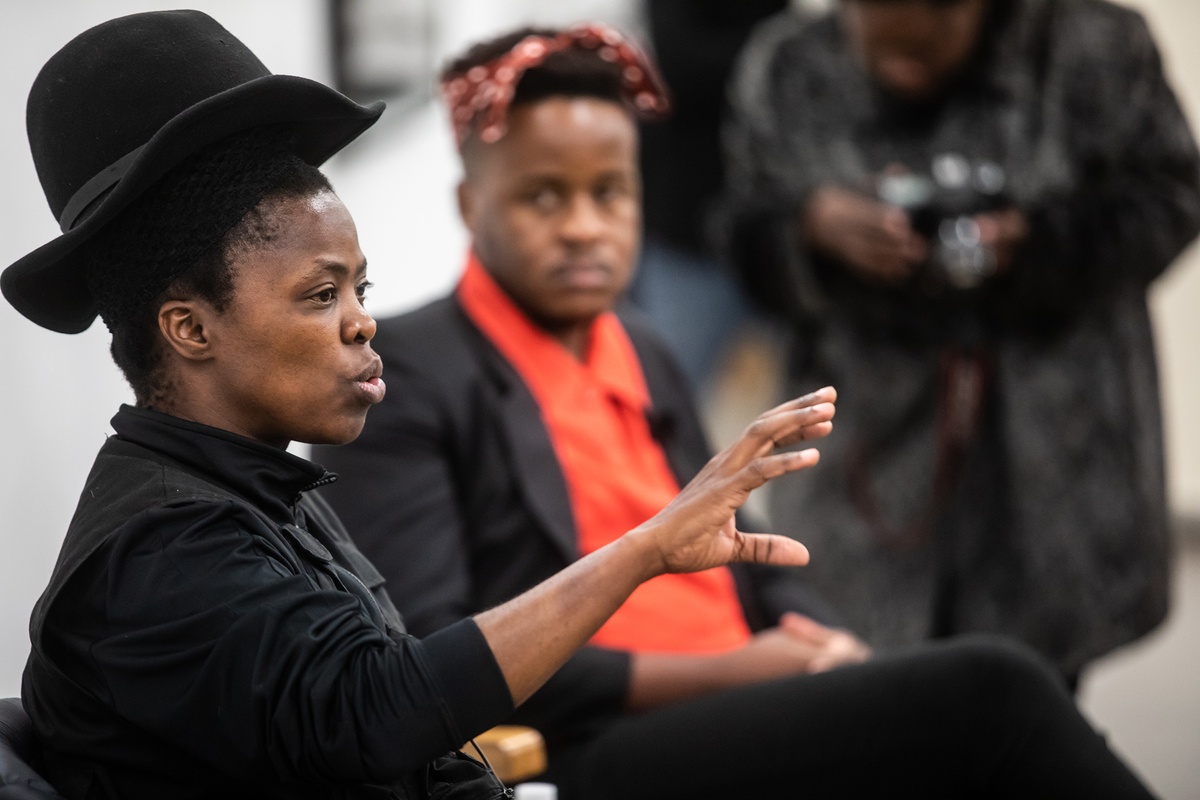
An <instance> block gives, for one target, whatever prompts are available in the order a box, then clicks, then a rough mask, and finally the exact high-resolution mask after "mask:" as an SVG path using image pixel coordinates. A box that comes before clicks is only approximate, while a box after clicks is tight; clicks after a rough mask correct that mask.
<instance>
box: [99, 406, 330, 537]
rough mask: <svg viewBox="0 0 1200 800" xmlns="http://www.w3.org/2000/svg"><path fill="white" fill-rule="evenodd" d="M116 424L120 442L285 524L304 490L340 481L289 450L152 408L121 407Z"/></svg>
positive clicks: (113, 422) (290, 519) (114, 426)
mask: <svg viewBox="0 0 1200 800" xmlns="http://www.w3.org/2000/svg"><path fill="white" fill-rule="evenodd" d="M112 426H113V430H115V431H116V432H117V436H118V437H119V438H121V439H123V440H125V441H128V442H132V443H133V444H136V445H139V446H141V447H145V448H147V449H149V450H152V451H154V452H155V453H156V454H158V455H159V456H161V457H164V458H165V459H166V460H169V461H173V462H175V463H177V464H178V465H179V466H181V467H182V468H183V469H185V470H187V471H188V472H192V473H195V474H198V475H199V476H200V477H203V478H204V479H205V480H207V481H210V482H212V483H215V484H218V485H220V486H223V487H225V488H227V489H230V490H231V491H233V492H234V493H235V494H237V495H240V496H241V497H242V498H244V499H245V500H247V501H248V502H250V503H253V504H254V505H256V506H258V507H259V508H261V509H262V510H263V511H264V512H266V513H267V514H268V515H269V516H270V517H271V518H272V519H276V520H279V521H281V522H291V521H293V520H292V517H293V513H292V506H294V505H295V503H296V501H297V500H299V499H300V494H301V493H302V492H305V491H308V490H309V489H314V488H316V487H317V486H320V485H323V484H325V483H329V482H331V481H333V480H334V479H335V477H336V476H334V475H333V474H332V473H330V472H326V471H325V468H324V467H322V466H320V465H319V464H314V463H313V462H311V461H307V460H306V459H303V458H300V457H299V456H296V455H293V454H292V453H289V452H287V451H286V450H280V449H279V448H277V447H272V446H271V445H269V444H264V443H263V442H256V441H254V440H253V439H247V438H246V437H244V436H238V435H237V434H235V433H230V432H229V431H224V430H221V429H219V428H213V427H210V426H208V425H201V424H200V423H197V422H189V421H188V420H185V419H180V418H179V417H173V416H170V415H168V414H162V413H160V412H158V411H152V410H150V409H145V408H134V407H133V406H128V405H122V406H121V409H120V411H118V412H117V415H116V416H115V417H113V419H112Z"/></svg>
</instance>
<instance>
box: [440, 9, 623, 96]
mask: <svg viewBox="0 0 1200 800" xmlns="http://www.w3.org/2000/svg"><path fill="white" fill-rule="evenodd" d="M560 33H562V31H561V30H557V29H553V28H533V27H527V28H521V29H519V30H515V31H512V32H511V33H506V34H503V35H501V36H497V37H495V38H493V39H489V40H487V41H483V42H480V43H478V44H476V45H474V46H473V47H471V48H470V49H469V50H467V52H466V53H464V54H463V55H462V56H460V57H458V58H456V59H454V60H453V61H451V62H450V63H449V64H448V65H447V66H446V67H445V68H443V70H442V73H441V75H440V80H441V81H442V83H446V82H448V81H451V80H453V79H454V78H457V77H460V76H464V75H466V74H467V72H469V71H470V70H471V68H472V67H477V66H480V65H483V64H487V63H488V62H490V61H494V60H495V59H497V58H499V57H500V56H503V55H504V54H505V53H507V52H509V51H510V50H512V49H513V48H514V47H516V46H517V45H518V44H520V43H521V42H522V41H523V40H524V39H526V38H528V37H530V36H540V37H545V38H553V37H555V36H558V35H559V34H560ZM549 97H594V98H597V99H600V100H608V101H611V102H613V103H618V104H621V105H624V103H625V94H624V90H623V87H622V83H621V67H620V66H618V65H617V64H614V63H612V62H610V61H606V60H604V59H603V58H601V57H600V56H599V55H598V54H597V52H596V51H595V50H587V49H581V48H577V47H571V48H567V49H566V50H560V51H558V52H556V53H551V54H550V55H548V56H547V57H546V59H545V60H544V61H542V63H540V64H538V65H537V66H535V67H530V68H529V69H528V70H526V71H525V73H524V74H523V75H522V76H521V77H520V79H519V80H518V81H517V84H516V86H515V87H514V92H513V98H512V103H511V106H510V107H516V106H519V105H528V104H530V103H537V102H539V101H541V100H545V99H546V98H549Z"/></svg>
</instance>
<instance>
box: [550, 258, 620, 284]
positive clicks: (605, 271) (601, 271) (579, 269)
mask: <svg viewBox="0 0 1200 800" xmlns="http://www.w3.org/2000/svg"><path fill="white" fill-rule="evenodd" d="M555 272H556V273H557V278H558V280H559V282H560V283H562V284H563V285H564V286H566V287H569V288H571V289H577V290H579V289H582V290H593V289H607V288H608V287H609V285H611V284H612V280H613V271H612V269H610V268H609V266H608V265H607V264H605V263H604V262H602V261H599V260H596V259H579V260H575V261H569V262H567V263H565V264H562V265H561V266H559V267H558V269H557V270H555Z"/></svg>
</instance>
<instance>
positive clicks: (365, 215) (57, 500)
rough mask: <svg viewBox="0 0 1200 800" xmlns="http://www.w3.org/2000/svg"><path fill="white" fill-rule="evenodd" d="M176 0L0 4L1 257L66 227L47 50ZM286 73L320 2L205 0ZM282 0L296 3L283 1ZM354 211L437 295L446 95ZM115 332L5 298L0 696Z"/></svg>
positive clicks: (407, 128) (399, 274) (1159, 4)
mask: <svg viewBox="0 0 1200 800" xmlns="http://www.w3.org/2000/svg"><path fill="white" fill-rule="evenodd" d="M429 1H430V2H431V3H432V4H433V7H435V8H437V11H438V15H439V19H440V24H439V25H438V26H437V28H436V30H437V35H438V39H439V41H438V47H439V49H440V50H441V51H442V52H453V51H457V50H458V49H459V48H460V47H461V45H462V44H463V43H464V42H466V41H469V40H473V39H476V38H479V37H481V36H484V35H487V34H489V33H491V32H493V31H495V30H497V29H500V28H507V27H510V26H513V25H516V24H519V23H521V22H528V21H538V22H546V23H550V24H560V23H565V22H570V21H573V20H576V19H581V18H585V17H601V18H605V19H608V20H610V21H612V22H615V23H618V24H621V25H623V26H625V27H631V26H633V25H634V24H635V17H634V14H633V11H632V7H633V0H574V2H567V0H504V1H503V2H502V0H429ZM175 5H178V4H175V3H159V2H150V1H149V0H145V1H141V2H139V1H138V0H53V2H45V1H44V0H5V4H4V7H3V11H2V12H0V15H3V18H4V19H5V21H6V22H7V23H8V24H6V25H4V26H2V28H0V37H2V39H0V41H2V46H0V74H2V75H4V77H5V79H4V81H3V82H0V146H2V147H3V152H4V153H5V154H6V156H7V157H6V158H5V160H4V162H3V170H4V173H3V174H4V185H5V189H6V191H5V192H4V193H3V194H2V195H0V209H2V211H3V213H2V214H0V219H2V220H3V223H2V228H0V230H2V231H3V236H2V237H0V268H2V267H3V266H7V265H8V264H9V263H11V262H12V261H15V260H16V259H17V258H19V257H20V256H22V255H24V254H25V253H26V252H28V251H30V250H32V249H34V248H35V247H38V246H39V245H41V244H43V243H45V242H46V241H49V240H50V239H51V238H53V237H54V236H55V235H56V234H57V228H56V226H55V224H54V221H53V219H52V218H51V216H50V213H49V211H48V209H47V207H46V205H45V202H44V200H43V196H42V194H41V189H40V187H39V186H38V183H37V178H36V175H35V174H34V170H33V166H32V163H31V161H30V158H29V150H28V145H27V142H26V138H25V130H24V108H25V97H26V94H27V92H28V88H29V86H30V85H31V84H32V82H33V78H34V76H35V75H36V73H37V70H38V69H39V68H40V66H41V64H42V63H44V62H45V60H46V59H47V58H48V57H49V56H50V55H51V54H52V53H54V52H55V51H56V50H57V49H58V48H59V47H60V46H62V45H63V44H64V43H65V42H66V41H67V40H69V39H70V38H71V37H72V36H74V35H75V34H76V33H78V32H80V31H82V30H84V29H86V28H87V27H89V26H91V25H93V24H96V23H98V22H101V21H103V20H105V19H108V18H110V17H113V16H118V15H120V14H125V13H132V12H134V11H142V10H148V9H152V8H167V7H172V6H175ZM191 5H193V6H194V7H199V8H202V9H203V10H205V11H208V12H209V13H211V14H212V15H213V16H214V17H216V18H217V19H218V20H220V21H221V22H222V23H223V24H224V25H225V26H226V27H227V28H229V29H230V30H231V31H232V32H233V33H234V34H235V35H237V36H238V37H239V38H241V39H242V40H243V41H244V42H246V44H247V45H249V47H250V48H251V49H252V50H254V51H255V52H256V53H257V54H258V55H259V56H260V57H261V58H262V60H263V61H264V62H265V63H266V64H267V66H268V67H270V68H271V69H272V70H273V71H275V72H284V73H293V74H299V75H305V76H307V77H312V78H316V79H318V80H325V79H327V78H328V75H329V69H328V64H327V61H326V53H327V51H326V45H325V34H324V28H323V25H324V19H325V8H324V3H323V2H322V0H289V2H287V3H280V2H272V0H196V2H194V3H192V4H191ZM1138 5H1139V6H1140V7H1142V8H1144V9H1145V10H1146V11H1147V13H1148V15H1149V16H1150V18H1151V23H1152V25H1153V26H1154V28H1155V32H1156V33H1157V34H1158V35H1159V38H1160V41H1161V43H1162V46H1163V49H1164V51H1165V52H1166V54H1167V56H1168V65H1169V68H1170V72H1171V74H1172V75H1173V77H1174V80H1175V84H1176V86H1177V88H1178V90H1179V91H1180V94H1181V95H1182V96H1183V99H1184V102H1185V105H1186V106H1187V108H1188V109H1189V110H1190V111H1191V112H1192V118H1193V119H1196V118H1197V114H1198V113H1200V51H1198V50H1196V49H1195V48H1194V47H1192V39H1193V38H1194V36H1195V33H1196V31H1200V3H1197V2H1196V0H1138ZM283 9H286V14H283V13H281V11H282V10H283ZM328 172H329V174H330V176H331V177H332V179H333V181H334V184H335V186H336V188H337V189H338V191H339V193H340V194H341V195H342V197H343V199H344V200H345V201H346V203H347V205H348V206H349V208H350V210H351V211H352V212H353V213H354V215H355V218H356V219H357V221H358V225H359V233H360V238H361V240H362V244H363V249H364V251H365V252H366V253H367V256H368V258H369V259H370V262H371V273H372V279H373V280H374V282H375V283H376V285H377V288H376V289H375V290H373V301H372V303H373V309H374V310H375V312H376V313H378V314H386V313H391V312H393V311H398V310H401V309H404V308H407V307H411V306H412V305H414V304H416V303H418V302H420V301H421V300H424V299H426V298H429V297H432V296H434V295H436V294H439V293H441V292H442V291H444V290H445V289H446V288H448V287H449V286H450V284H451V283H452V281H453V280H454V277H455V274H456V272H457V270H458V267H459V262H460V259H461V257H462V253H463V247H464V245H465V238H464V236H463V234H462V232H461V229H460V228H459V227H458V224H457V221H456V219H455V217H454V209H453V197H452V186H453V184H454V181H455V180H456V176H457V173H456V167H455V164H454V155H453V150H452V149H451V144H450V136H449V132H448V130H447V129H446V125H445V121H444V118H443V116H442V114H441V112H440V109H437V108H432V107H431V108H429V109H426V110H425V111H424V112H421V113H418V114H417V115H415V116H414V117H413V118H411V119H407V120H401V119H389V118H388V116H387V115H386V114H385V116H384V120H383V121H382V122H381V123H380V124H379V125H377V126H376V128H375V129H373V130H372V131H370V132H369V133H368V134H367V135H366V136H364V138H363V139H362V140H361V141H360V142H358V143H356V144H355V146H354V147H352V148H350V150H349V151H347V152H346V153H344V154H342V155H339V156H337V157H335V159H334V160H333V161H332V162H331V163H330V165H329V167H328ZM1198 259H1200V252H1197V251H1196V250H1193V252H1192V253H1191V254H1189V257H1188V258H1187V259H1185V260H1184V261H1183V262H1181V263H1180V264H1178V265H1176V267H1175V268H1174V270H1173V271H1172V272H1171V273H1170V274H1168V275H1167V276H1166V278H1164V280H1162V281H1161V283H1160V285H1159V287H1158V288H1157V289H1156V291H1155V295H1154V311H1155V318H1156V323H1157V325H1158V329H1159V333H1160V343H1161V358H1160V361H1161V364H1162V368H1163V382H1164V387H1165V389H1166V392H1167V396H1166V400H1165V408H1166V412H1167V420H1168V438H1169V441H1170V450H1169V455H1170V474H1171V488H1172V496H1173V499H1174V502H1175V505H1176V507H1177V508H1178V509H1179V510H1181V511H1183V512H1185V513H1189V514H1193V515H1197V516H1200V410H1198V409H1197V403H1196V402H1195V401H1196V398H1200V372H1198V371H1197V370H1196V368H1195V366H1194V363H1195V359H1196V347H1197V344H1196V343H1197V342H1200V314H1197V313H1195V311H1194V309H1196V308H1198V307H1200V269H1198V268H1197V267H1196V265H1195V264H1194V263H1193V262H1195V261H1197V260H1198ZM107 342H108V337H107V332H106V331H105V330H104V327H103V325H101V324H100V323H97V324H96V325H94V326H93V327H92V329H90V330H89V331H87V332H86V333H84V334H81V335H78V336H63V335H61V334H55V333H50V332H48V331H44V330H42V329H40V328H38V327H36V326H34V325H33V324H32V323H30V322H28V321H26V320H25V319H24V318H23V317H21V316H20V315H18V314H17V313H16V312H15V311H13V310H12V308H11V307H9V306H8V305H7V303H0V420H2V423H0V696H11V695H14V694H16V693H17V692H18V690H19V685H20V672H21V668H22V666H23V664H24V661H25V656H26V653H27V650H28V638H27V633H26V626H27V621H28V618H29V612H30V610H31V608H32V606H33V603H34V602H35V600H36V599H37V596H38V594H39V592H40V591H41V588H42V587H43V586H44V584H45V582H46V580H47V578H48V576H49V574H50V570H51V568H52V566H53V563H54V558H55V555H56V554H57V551H58V547H59V544H60V542H61V539H62V535H63V532H64V531H65V529H66V525H67V522H68V520H69V519H70V515H71V512H72V510H73V509H74V506H75V501H76V498H77V496H78V493H79V490H80V487H81V486H82V484H83V480H84V477H85V475H86V473H87V470H88V467H89V466H90V464H91V460H92V458H93V456H94V454H95V451H96V449H97V448H98V447H99V446H100V444H101V443H102V442H103V439H104V436H105V435H106V432H107V431H108V420H109V419H110V418H111V416H112V414H113V413H114V412H115V410H116V407H117V405H118V404H119V403H121V402H125V401H127V400H128V399H129V391H128V389H127V387H126V386H125V384H124V383H123V381H122V380H121V378H120V375H119V374H118V372H117V370H116V368H115V367H113V366H112V364H111V362H110V361H109V359H108V357H107Z"/></svg>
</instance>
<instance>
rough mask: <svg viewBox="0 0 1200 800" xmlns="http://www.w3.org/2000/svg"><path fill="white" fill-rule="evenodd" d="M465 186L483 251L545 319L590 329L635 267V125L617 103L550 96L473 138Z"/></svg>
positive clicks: (463, 202) (514, 292) (528, 308)
mask: <svg viewBox="0 0 1200 800" xmlns="http://www.w3.org/2000/svg"><path fill="white" fill-rule="evenodd" d="M468 148H469V149H468V152H467V153H466V154H465V156H466V160H467V177H466V179H465V180H464V182H463V184H462V186H460V188H459V204H460V207H461V210H462V213H463V219H464V221H465V222H466V225H467V227H468V228H469V229H470V231H471V234H472V236H473V237H474V246H475V249H476V252H477V254H478V255H479V258H480V261H482V262H483V264H484V266H485V267H486V268H487V269H488V271H489V273H490V274H491V275H492V276H493V278H495V280H496V282H497V283H499V284H500V286H501V287H502V288H504V290H505V291H506V292H507V293H508V294H509V295H510V296H511V297H512V298H513V300H514V301H516V303H517V304H518V305H519V306H521V308H522V309H523V310H524V311H525V312H526V313H527V314H529V315H530V317H531V318H533V319H534V320H535V321H536V322H537V323H538V324H540V325H541V326H542V327H544V328H546V329H547V330H549V331H550V332H551V333H554V334H555V335H558V336H559V337H560V338H564V337H569V336H570V335H571V333H572V332H578V331H579V330H581V329H583V330H586V328H587V325H588V324H589V323H590V322H591V321H592V320H593V319H595V317H596V316H597V315H598V314H600V313H602V312H604V311H607V310H609V309H611V308H612V307H613V305H614V304H615V303H616V301H617V299H618V298H619V297H620V295H621V293H622V292H623V291H624V290H625V288H626V286H628V284H629V281H630V279H631V278H632V276H633V265H634V259H635V257H636V254H637V250H638V244H639V242H638V239H639V232H640V226H641V197H640V177H639V175H638V171H637V130H636V128H635V126H634V123H633V120H632V119H631V118H630V116H629V113H628V112H627V111H626V110H625V109H624V108H623V107H621V106H620V105H617V104H616V103H611V102H607V101H604V100H599V99H593V98H578V97H575V98H566V97H563V98H558V97H555V98H550V99H547V100H542V101H540V102H537V103H532V104H529V105H522V106H518V107H516V108H514V109H512V110H511V112H510V114H509V119H508V131H507V133H506V134H505V135H504V136H503V137H502V138H501V139H500V141H498V142H496V143H494V144H482V143H480V142H477V141H476V142H471V143H469V145H468Z"/></svg>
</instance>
